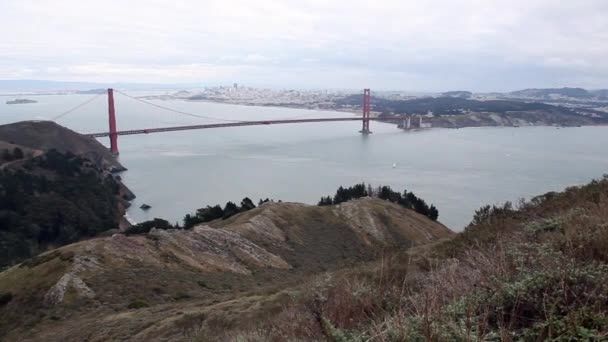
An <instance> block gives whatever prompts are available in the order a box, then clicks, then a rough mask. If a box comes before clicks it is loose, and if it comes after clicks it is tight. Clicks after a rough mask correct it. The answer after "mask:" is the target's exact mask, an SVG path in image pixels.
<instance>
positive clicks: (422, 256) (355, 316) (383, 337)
mask: <svg viewBox="0 0 608 342" xmlns="http://www.w3.org/2000/svg"><path fill="white" fill-rule="evenodd" d="M607 222H608V176H605V177H604V178H603V179H602V180H599V181H594V182H592V183H591V184H588V185H586V186H582V187H580V188H574V187H573V188H568V189H566V191H564V192H562V193H548V194H545V195H543V196H539V197H536V198H534V199H532V200H531V201H529V202H525V201H521V202H520V203H519V204H518V205H517V206H514V205H512V204H511V203H506V204H505V205H501V206H486V207H483V208H481V209H480V210H479V211H477V213H476V215H475V218H474V219H473V221H472V222H471V224H470V225H469V226H468V227H467V228H466V230H465V231H464V232H463V233H461V234H458V235H457V236H456V237H455V238H453V239H451V240H448V241H444V242H440V243H436V244H434V245H432V246H422V247H419V248H415V249H412V250H410V251H408V252H404V253H401V254H397V255H390V256H386V257H385V258H383V260H382V261H381V262H378V263H375V264H372V265H370V266H369V267H365V268H358V269H356V270H347V271H343V272H334V273H327V274H325V275H322V276H319V277H317V278H315V279H314V280H312V281H310V282H309V283H307V284H305V285H303V286H302V287H300V288H298V290H296V291H294V292H293V293H292V300H291V303H290V304H288V305H286V306H285V307H284V309H283V310H282V311H280V312H279V313H278V314H276V315H274V316H272V318H270V319H267V320H265V321H264V322H262V323H259V324H258V325H256V326H255V327H253V328H251V329H248V330H244V331H240V332H237V333H229V334H226V335H224V336H223V338H225V340H243V341H279V340H280V341H283V340H293V341H296V340H297V341H300V340H303V341H304V340H305V341H308V340H321V341H322V340H325V341H545V340H551V341H602V340H606V339H608V224H607ZM205 328H206V329H212V328H213V327H212V326H208V327H205Z"/></svg>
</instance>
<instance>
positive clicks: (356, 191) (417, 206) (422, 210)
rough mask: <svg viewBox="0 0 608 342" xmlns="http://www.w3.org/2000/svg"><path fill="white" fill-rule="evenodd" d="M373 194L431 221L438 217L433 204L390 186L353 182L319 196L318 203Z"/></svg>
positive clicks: (411, 193)
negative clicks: (376, 186)
mask: <svg viewBox="0 0 608 342" xmlns="http://www.w3.org/2000/svg"><path fill="white" fill-rule="evenodd" d="M368 196H375V197H378V198H380V199H383V200H385V201H390V202H393V203H397V204H399V205H401V206H403V207H405V208H408V209H412V210H414V211H416V212H417V213H419V214H422V215H424V216H426V217H428V218H430V219H431V220H433V221H436V220H437V218H438V217H439V210H437V208H436V207H435V206H434V205H432V204H431V205H430V206H429V205H428V204H427V203H426V202H425V201H424V200H423V199H422V198H419V197H417V196H416V195H415V194H414V193H413V192H408V191H407V190H404V191H403V193H400V192H396V191H393V190H392V189H391V187H390V186H380V187H378V188H376V189H374V188H372V186H371V185H365V183H360V184H355V185H353V186H350V187H348V188H344V187H342V186H340V187H339V188H338V190H336V194H335V195H334V196H333V198H332V197H331V196H326V197H321V200H320V201H319V203H318V205H320V206H323V205H332V204H340V203H343V202H347V201H350V200H353V199H357V198H362V197H368Z"/></svg>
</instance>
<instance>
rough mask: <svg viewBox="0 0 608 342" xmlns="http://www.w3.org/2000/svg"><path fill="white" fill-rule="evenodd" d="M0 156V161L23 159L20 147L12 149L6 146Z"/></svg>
mask: <svg viewBox="0 0 608 342" xmlns="http://www.w3.org/2000/svg"><path fill="white" fill-rule="evenodd" d="M0 157H1V158H2V161H5V162H10V161H13V160H19V159H23V158H24V157H25V155H24V153H23V150H22V149H20V148H19V147H15V148H13V150H12V151H11V150H9V149H7V148H5V149H3V150H2V153H1V154H0Z"/></svg>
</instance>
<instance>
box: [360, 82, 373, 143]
mask: <svg viewBox="0 0 608 342" xmlns="http://www.w3.org/2000/svg"><path fill="white" fill-rule="evenodd" d="M370 110H371V94H370V90H369V88H366V89H363V128H362V129H361V131H360V133H361V134H370V133H371V131H370V130H369V116H370Z"/></svg>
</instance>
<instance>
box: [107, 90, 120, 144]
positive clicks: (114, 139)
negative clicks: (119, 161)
mask: <svg viewBox="0 0 608 342" xmlns="http://www.w3.org/2000/svg"><path fill="white" fill-rule="evenodd" d="M108 118H109V120H110V152H112V154H114V155H118V133H117V130H116V111H115V110H114V89H112V88H108Z"/></svg>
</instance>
